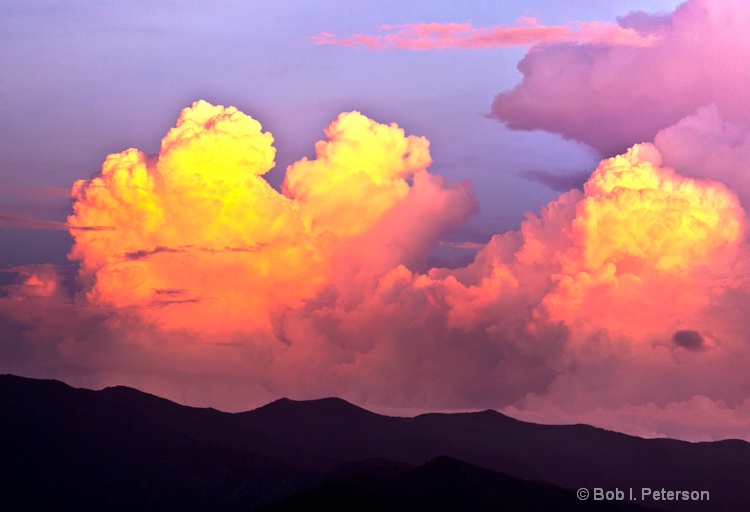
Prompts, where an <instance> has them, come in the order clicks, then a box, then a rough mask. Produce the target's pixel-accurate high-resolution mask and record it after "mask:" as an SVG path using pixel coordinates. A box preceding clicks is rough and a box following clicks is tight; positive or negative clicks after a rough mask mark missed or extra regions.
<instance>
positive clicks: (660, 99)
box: [492, 0, 750, 156]
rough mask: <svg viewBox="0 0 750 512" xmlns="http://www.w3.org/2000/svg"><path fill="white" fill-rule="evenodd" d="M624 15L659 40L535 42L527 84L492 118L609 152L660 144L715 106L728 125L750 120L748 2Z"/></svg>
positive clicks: (523, 66) (730, 0)
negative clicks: (667, 133) (662, 134)
mask: <svg viewBox="0 0 750 512" xmlns="http://www.w3.org/2000/svg"><path fill="white" fill-rule="evenodd" d="M618 22H619V24H620V26H621V27H623V28H627V29H628V30H635V31H637V32H638V33H639V34H640V35H641V36H642V37H654V36H658V38H659V40H658V42H656V43H654V44H651V45H642V46H634V45H630V46H628V45H616V44H610V43H606V42H602V43H597V44H594V43H593V42H591V43H584V44H578V45H571V44H553V45H547V46H543V47H536V48H533V49H532V50H531V51H529V52H528V54H527V55H526V57H525V58H524V59H523V60H522V61H521V62H520V64H519V65H518V68H519V70H520V71H521V72H522V73H523V75H524V76H523V80H522V82H521V83H519V84H518V85H517V86H516V87H515V88H514V89H513V90H511V91H508V92H503V93H501V94H499V95H498V96H497V97H496V98H495V100H494V102H493V104H492V116H494V117H495V118H497V119H498V120H500V121H502V122H504V123H505V124H506V125H507V126H509V127H510V128H513V129H519V130H536V129H542V130H546V131H550V132H554V133H559V134H561V135H563V136H564V137H566V138H570V139H575V140H578V141H581V142H584V143H586V144H589V145H590V146H592V147H594V148H596V149H597V150H599V151H600V152H601V153H602V154H603V155H605V156H611V155H615V154H619V153H622V152H624V151H625V150H626V149H627V148H628V147H630V146H632V145H633V144H636V143H640V142H649V141H653V140H654V136H655V135H656V133H657V132H658V131H659V130H661V129H663V128H666V127H667V126H670V125H672V124H674V123H676V122H677V121H679V120H680V119H682V118H683V117H685V116H688V115H690V114H693V113H694V112H695V111H696V110H697V109H699V108H700V107H703V106H706V105H709V104H713V105H715V106H716V108H717V109H718V112H719V113H720V115H721V117H722V118H723V119H725V120H726V121H728V122H736V121H738V120H747V119H749V118H750V100H749V99H748V96H747V94H746V93H745V91H746V90H747V88H748V86H750V83H749V80H750V78H748V75H747V73H745V71H744V66H743V65H742V63H743V62H746V61H747V60H748V58H749V57H750V44H748V39H747V37H746V33H747V28H748V26H750V11H749V10H748V9H747V8H746V4H745V3H744V2H742V1H740V0H689V1H688V2H685V3H684V4H682V5H680V6H679V7H678V8H677V9H676V10H675V11H674V12H673V13H671V14H670V15H668V16H664V15H656V16H655V15H648V14H644V13H642V12H639V13H631V14H630V15H628V16H625V17H622V18H620V19H619V20H618Z"/></svg>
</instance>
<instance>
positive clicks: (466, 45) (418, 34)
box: [312, 17, 659, 50]
mask: <svg viewBox="0 0 750 512" xmlns="http://www.w3.org/2000/svg"><path fill="white" fill-rule="evenodd" d="M379 28H380V30H381V31H382V32H383V33H381V34H369V35H365V34H355V35H353V36H351V37H346V38H338V37H337V36H335V35H334V34H331V33H329V32H323V33H320V34H318V35H316V36H314V37H312V40H313V41H314V42H315V44H319V45H331V44H332V45H338V46H364V47H366V48H368V49H371V50H385V49H394V50H446V49H451V48H460V49H482V48H506V47H510V46H532V45H539V44H554V43H582V42H588V43H592V44H597V45H599V44H606V45H618V46H619V45H624V46H638V47H640V46H650V45H652V44H654V43H655V42H656V41H658V39H659V36H658V35H656V34H645V33H642V32H639V31H638V30H636V29H634V28H631V27H628V26H625V25H624V24H620V25H618V24H615V23H600V22H590V23H578V24H576V25H574V26H568V25H557V26H549V25H540V24H539V21H537V20H536V19H535V18H529V17H526V18H521V19H519V20H518V21H517V22H516V24H515V25H513V26H502V25H501V26H495V27H485V28H475V27H472V25H471V23H470V22H468V23H406V24H403V25H382V26H380V27H379Z"/></svg>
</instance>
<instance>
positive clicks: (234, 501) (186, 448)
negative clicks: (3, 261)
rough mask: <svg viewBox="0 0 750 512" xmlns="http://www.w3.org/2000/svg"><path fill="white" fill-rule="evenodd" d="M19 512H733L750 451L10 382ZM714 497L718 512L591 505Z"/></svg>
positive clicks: (9, 442)
mask: <svg viewBox="0 0 750 512" xmlns="http://www.w3.org/2000/svg"><path fill="white" fill-rule="evenodd" d="M0 454H2V457H0V482H1V483H0V506H2V507H3V509H4V510H105V509H106V510H136V509H137V510H196V511H197V510H212V511H214V510H215V511H221V510H247V511H251V510H269V511H271V510H273V511H282V510H303V509H309V508H320V507H322V508H323V509H326V510H435V511H439V510H467V511H468V510H517V511H521V512H523V511H532V510H602V511H603V510H613V511H614V510H653V509H657V508H659V509H662V510H675V511H692V510H722V511H745V510H747V504H748V503H750V488H748V486H747V485H746V484H747V478H748V475H750V443H746V442H744V441H739V440H727V441H719V442H712V443H688V442H685V441H677V440H671V439H642V438H638V437H633V436H627V435H624V434H619V433H616V432H610V431H606V430H603V429H598V428H594V427H590V426H587V425H568V426H552V425H537V424H533V423H526V422H522V421H518V420H515V419H513V418H510V417H508V416H505V415H503V414H500V413H498V412H496V411H483V412H475V413H455V414H437V413H433V414H423V415H420V416H417V417H414V418H400V417H389V416H383V415H379V414H375V413H372V412H370V411H367V410H364V409H362V408H360V407H357V406H355V405H352V404H350V403H348V402H346V401H344V400H341V399H338V398H325V399H321V400H311V401H294V400H289V399H281V400H277V401H275V402H272V403H270V404H268V405H265V406H263V407H260V408H258V409H255V410H253V411H248V412H243V413H235V414H229V413H224V412H220V411H217V410H214V409H210V408H194V407H186V406H181V405H178V404H176V403H174V402H170V401H169V400H165V399H162V398H159V397H156V396H153V395H149V394H146V393H142V392H140V391H137V390H134V389H131V388H126V387H121V386H118V387H113V388H106V389H103V390H101V391H91V390H86V389H76V388H72V387H70V386H68V385H66V384H63V383H61V382H57V381H50V380H36V379H27V378H22V377H16V376H11V375H2V376H0ZM643 487H647V488H651V489H654V490H661V489H662V488H664V489H665V490H680V491H682V490H687V491H708V492H709V496H710V501H709V502H708V503H707V502H706V501H703V502H700V501H684V500H679V501H677V500H673V501H655V500H645V501H630V500H629V499H626V500H619V501H594V500H593V497H591V498H589V500H586V501H580V500H578V498H577V497H576V495H575V490H576V489H578V488H586V489H589V490H591V491H592V492H593V489H594V488H603V489H606V490H614V489H619V490H629V489H631V488H632V489H633V490H634V495H635V496H636V497H637V498H639V497H640V492H641V488H643Z"/></svg>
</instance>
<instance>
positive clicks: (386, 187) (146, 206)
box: [68, 102, 475, 332]
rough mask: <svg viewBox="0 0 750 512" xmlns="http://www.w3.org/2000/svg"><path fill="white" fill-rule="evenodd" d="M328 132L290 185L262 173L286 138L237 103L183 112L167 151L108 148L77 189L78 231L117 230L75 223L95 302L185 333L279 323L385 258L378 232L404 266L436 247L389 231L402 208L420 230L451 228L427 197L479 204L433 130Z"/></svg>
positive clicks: (348, 124) (458, 208) (357, 119)
mask: <svg viewBox="0 0 750 512" xmlns="http://www.w3.org/2000/svg"><path fill="white" fill-rule="evenodd" d="M326 136H327V138H328V140H327V141H321V142H319V143H318V144H317V145H316V152H317V157H316V159H315V160H311V161H310V160H307V159H303V160H302V161H300V162H297V163H295V164H293V165H292V166H290V167H289V169H288V173H287V178H286V180H285V182H284V185H283V190H284V193H279V192H277V191H276V190H274V189H273V188H272V187H271V186H270V185H269V184H268V183H267V182H266V181H265V180H264V179H263V178H262V177H261V176H262V175H263V174H264V173H265V172H267V171H268V170H269V169H270V168H271V167H272V166H273V165H274V156H275V149H274V148H273V146H272V142H273V138H272V137H271V135H270V134H268V133H264V132H262V129H261V127H260V124H258V123H257V122H256V121H255V120H253V119H252V118H250V117H248V116H246V115H245V114H243V113H241V112H239V111H238V110H237V109H235V108H233V107H229V108H224V107H221V106H213V105H210V104H208V103H206V102H197V103H194V104H193V105H192V107H190V108H187V109H185V110H183V112H182V114H181V115H180V118H179V119H178V121H177V124H176V126H175V127H174V128H172V129H171V130H170V131H169V133H168V134H167V136H166V137H165V138H164V139H163V141H162V146H161V151H160V153H159V155H158V157H156V158H148V157H146V156H145V155H144V154H142V153H141V152H139V151H137V150H135V149H129V150H127V151H124V152H122V153H119V154H115V155H110V156H108V157H107V159H106V161H105V162H104V165H103V166H102V170H101V172H100V173H98V174H97V175H95V176H93V177H91V178H89V179H87V180H80V181H78V182H76V184H75V185H74V186H73V190H72V196H73V200H74V205H73V208H74V212H75V213H74V215H72V216H71V217H70V218H69V219H68V222H69V224H70V225H71V226H72V227H73V228H77V227H82V226H90V225H101V226H109V227H111V228H112V230H110V231H97V232H91V231H87V232H81V231H79V230H73V231H71V232H72V233H73V236H74V237H75V245H74V247H73V249H72V251H71V254H70V256H71V258H73V259H76V260H78V261H80V262H81V276H80V277H81V279H82V281H83V282H84V283H85V285H86V290H87V291H86V296H87V299H88V301H89V302H91V303H99V304H108V305H111V306H116V307H129V308H135V309H136V310H137V311H138V312H139V314H142V315H143V316H145V317H146V318H149V319H150V320H151V321H153V322H156V323H157V324H159V325H163V326H165V327H169V328H173V329H176V328H187V329H193V330H199V331H201V332H234V331H253V330H260V331H270V330H271V329H272V317H273V315H274V314H275V313H277V312H279V311H283V310H285V309H287V308H297V307H301V306H302V304H303V301H305V300H307V299H311V298H313V296H314V295H315V294H316V293H318V292H319V291H320V290H321V289H322V288H324V287H325V286H326V285H327V283H329V282H330V281H331V280H332V279H333V275H334V274H336V273H345V272H346V268H347V267H351V266H354V267H357V268H361V267H362V263H361V260H368V259H370V260H372V259H374V258H373V255H376V257H377V258H379V259H382V258H381V256H382V254H381V253H380V250H379V246H378V243H377V241H376V242H375V243H373V239H377V238H383V240H382V241H381V243H382V244H385V245H386V246H388V247H391V248H394V247H395V248H399V247H400V248H401V250H396V253H395V254H394V255H393V258H394V259H395V261H394V262H393V263H396V262H400V261H401V260H402V259H404V258H407V259H408V258H409V257H410V256H418V253H419V252H420V251H421V252H426V250H427V248H428V247H429V241H427V242H426V244H424V245H426V246H427V247H421V246H420V247H411V248H410V247H409V244H408V243H406V240H401V241H398V240H397V241H394V240H393V239H392V238H391V239H387V238H388V237H384V235H383V234H382V231H383V229H382V228H378V225H379V223H383V222H388V223H392V222H393V221H391V220H388V219H389V217H388V216H387V215H386V214H387V212H389V211H391V210H394V209H397V210H401V215H400V216H401V222H402V223H404V222H405V224H403V225H404V226H405V229H406V230H407V231H409V232H411V233H412V235H411V236H410V237H406V238H409V239H410V240H413V239H419V238H420V235H419V232H420V231H422V232H425V233H427V238H428V239H429V238H431V237H435V236H437V235H438V234H439V232H440V231H441V230H442V229H443V227H440V226H438V227H437V228H435V227H434V226H435V221H434V220H433V218H434V216H433V215H432V213H434V212H432V211H430V209H427V210H425V211H422V210H420V208H422V207H421V206H420V204H421V203H420V201H421V199H420V198H421V197H422V195H424V194H428V195H429V196H430V197H431V198H432V199H433V200H438V201H445V202H446V206H450V207H452V209H451V210H450V211H451V213H450V215H448V217H452V218H453V217H455V218H457V219H458V223H460V222H462V221H463V219H465V217H466V216H467V215H468V214H469V213H470V212H471V211H472V210H473V208H474V207H475V206H474V199H473V196H472V195H471V192H470V190H469V189H467V188H466V187H463V188H457V189H445V188H444V187H443V184H442V182H439V181H436V178H434V177H429V175H427V173H426V170H425V169H426V168H427V166H429V165H430V163H431V159H430V155H429V149H428V143H427V141H426V140H425V139H424V138H420V137H414V136H406V135H405V134H404V132H403V130H401V129H400V128H398V127H397V126H396V125H390V126H386V125H381V124H378V123H376V122H374V121H372V120H370V119H367V118H366V117H364V116H362V115H361V114H359V113H356V112H351V113H347V114H342V115H341V116H339V118H338V119H337V120H336V121H334V122H333V123H332V124H331V125H330V126H329V127H328V128H327V129H326ZM412 180H413V184H411V185H410V183H409V181H412ZM441 197H443V199H441ZM438 204H439V203H438ZM423 216H430V218H426V219H424V220H425V221H424V222H422V219H421V217H423ZM438 217H439V215H438ZM441 222H442V221H438V224H441ZM456 223H457V222H456V221H453V220H450V219H446V220H445V222H442V224H446V225H451V224H456ZM386 231H389V232H390V230H386ZM377 233H380V234H377ZM410 243H411V242H410ZM384 261H390V260H388V259H386V260H384ZM334 262H335V263H334ZM371 267H372V266H365V268H366V269H369V268H371Z"/></svg>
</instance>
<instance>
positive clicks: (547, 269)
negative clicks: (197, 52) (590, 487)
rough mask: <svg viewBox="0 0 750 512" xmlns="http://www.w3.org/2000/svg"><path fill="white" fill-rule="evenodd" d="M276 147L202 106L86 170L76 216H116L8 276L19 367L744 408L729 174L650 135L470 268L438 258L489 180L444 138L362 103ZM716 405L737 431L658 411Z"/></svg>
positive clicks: (12, 364) (77, 220) (560, 408)
mask: <svg viewBox="0 0 750 512" xmlns="http://www.w3.org/2000/svg"><path fill="white" fill-rule="evenodd" d="M691 127H692V124H691V123H687V124H686V126H685V127H684V128H686V129H687V130H686V131H682V130H681V131H678V132H675V133H672V134H667V135H670V136H671V138H665V139H664V140H665V141H667V142H669V145H668V146H667V145H665V146H664V147H669V148H671V149H674V147H675V145H676V144H679V143H680V141H682V140H683V139H687V140H692V139H693V138H695V136H694V133H693V130H692V128H691ZM688 128H690V129H688ZM738 136H742V137H744V132H743V131H741V133H740V132H738ZM665 137H666V135H665ZM719 139H720V140H721V141H725V139H726V138H725V137H719ZM272 144H273V139H272V137H271V135H270V134H268V133H265V132H263V130H262V128H261V127H260V125H259V124H258V123H257V122H256V121H254V120H253V119H251V118H250V117H248V116H247V115H245V114H243V113H241V112H239V111H237V110H236V109H234V108H231V107H229V108H225V107H220V106H213V105H209V104H208V103H205V102H197V103H195V104H193V105H192V106H191V107H189V108H187V109H185V110H184V111H183V112H182V114H181V115H180V118H179V119H178V122H177V124H176V126H175V128H173V129H172V130H170V131H169V133H168V134H167V136H166V137H165V138H164V141H163V143H162V147H161V150H160V152H159V154H158V155H155V156H146V155H144V154H143V153H141V152H139V151H137V150H135V149H129V150H126V151H123V152H122V153H119V154H115V155H110V156H109V157H107V159H106V160H105V162H104V164H103V166H102V169H101V171H100V172H98V173H97V174H95V175H93V176H92V177H90V178H89V179H86V180H80V181H78V182H77V183H76V184H75V185H74V187H73V190H72V195H73V199H74V214H73V215H71V216H70V218H69V219H68V224H69V225H70V226H71V227H84V226H100V227H107V228H108V229H102V230H80V229H79V230H74V229H72V230H71V233H72V235H73V236H74V238H75V245H74V247H73V249H72V251H71V258H73V259H74V260H76V261H78V262H79V264H80V268H79V270H78V274H77V276H73V269H70V274H65V273H64V272H62V271H60V269H56V268H54V267H52V266H36V267H26V268H18V269H10V270H6V271H4V272H0V306H2V307H0V330H1V331H2V332H3V333H4V334H5V338H6V339H9V340H12V342H6V343H5V344H0V355H2V357H0V361H3V363H2V368H3V369H4V371H14V372H20V373H26V374H33V375H36V376H46V377H66V378H67V380H72V381H73V382H74V383H76V384H79V385H89V386H102V385H112V384H122V383H125V384H129V385H134V386H138V387H141V388H143V389H146V390H149V391H152V392H158V393H161V394H164V395H166V396H168V397H170V398H172V399H176V400H179V401H182V402H186V403H191V404H197V405H212V406H215V407H222V408H226V409H230V410H241V409H247V408H250V407H253V406H257V405H261V404H262V403H263V402H266V401H269V400H272V399H274V398H277V397H279V396H291V397H295V398H315V397H320V396H326V395H340V396H343V397H344V398H347V399H349V400H353V401H355V402H357V403H360V404H363V405H366V406H368V407H372V408H375V409H380V410H387V411H389V412H390V413H394V412H397V411H398V410H399V408H404V409H406V410H415V409H421V410H424V409H432V410H434V409H451V408H472V407H477V408H486V407H496V408H497V407H503V406H509V405H511V404H513V407H514V409H511V410H514V411H518V412H519V414H525V415H527V416H528V417H535V416H534V415H536V414H538V415H540V418H541V417H543V416H544V415H547V417H550V418H555V417H559V418H573V417H580V418H591V419H592V421H596V422H598V424H605V425H607V426H612V427H614V426H616V425H614V424H610V423H606V422H605V421H604V420H602V419H601V418H600V414H599V412H598V410H599V409H597V408H603V410H604V411H613V412H614V413H617V414H621V415H622V416H618V417H620V418H621V420H619V423H618V424H621V425H623V428H628V429H630V431H632V432H637V433H642V432H645V433H648V434H649V435H652V434H653V435H659V434H660V433H664V432H666V433H669V434H671V435H680V433H682V435H685V436H691V438H693V437H694V438H701V436H702V435H704V433H705V432H708V431H711V434H710V435H711V436H714V437H721V436H725V435H729V434H732V433H734V432H736V431H737V425H739V424H741V422H742V421H744V420H743V418H745V417H746V414H747V405H746V402H745V400H747V396H746V391H745V390H746V389H747V386H748V385H749V384H750V380H748V377H746V375H747V372H746V371H745V368H746V366H747V362H748V359H750V352H748V348H747V343H746V340H747V339H748V336H750V324H748V322H747V320H746V318H747V315H746V305H747V302H748V300H749V299H750V257H749V253H748V250H747V249H748V247H747V243H746V240H745V238H744V233H745V232H746V228H745V213H744V210H743V209H742V208H741V206H740V202H739V200H738V198H737V197H736V196H735V195H734V193H733V192H731V191H730V190H729V189H727V187H725V186H724V185H722V184H720V183H718V182H714V181H710V180H702V179H697V178H688V177H685V176H682V175H680V174H679V173H678V172H677V171H675V170H673V169H672V168H670V167H668V166H667V165H665V164H664V163H663V162H662V157H661V154H660V152H659V151H658V150H657V146H654V145H650V144H641V145H636V146H634V147H632V148H631V149H630V150H628V151H627V152H625V153H623V154H622V155H619V156H617V157H614V158H610V159H606V160H603V161H602V162H601V163H600V164H599V165H598V167H597V168H596V169H595V170H594V172H593V174H592V175H591V177H590V178H589V179H588V180H587V182H586V183H585V185H584V186H583V190H577V189H576V190H572V191H570V192H567V193H565V194H563V195H562V196H560V197H559V198H558V199H556V200H554V201H552V202H550V203H549V204H548V205H547V206H545V207H544V208H542V210H541V212H540V213H539V214H538V215H531V214H529V215H528V218H527V220H526V221H525V222H523V223H522V225H521V228H520V229H519V230H518V231H511V232H508V233H504V234H498V235H495V236H494V237H493V238H492V239H491V240H490V241H489V243H488V244H486V245H485V246H484V247H482V248H481V249H480V250H479V252H478V253H477V255H476V258H475V259H474V261H473V262H471V263H470V264H469V265H467V266H466V267H462V268H455V269H447V268H432V269H429V270H426V271H423V272H422V271H419V270H418V269H421V268H424V262H425V257H426V255H427V252H428V251H429V250H430V248H431V247H433V246H434V245H435V243H436V240H438V239H439V237H440V235H441V233H444V232H446V231H447V230H450V229H453V228H456V227H458V226H460V225H461V224H462V223H464V222H465V221H466V219H467V218H468V216H469V215H470V214H471V213H472V212H473V211H474V210H475V209H476V201H475V200H474V197H473V194H472V190H471V187H470V186H469V185H468V184H449V183H446V182H445V180H444V179H442V178H441V177H439V176H436V175H433V174H430V173H429V172H428V166H429V165H430V163H431V158H430V153H429V143H428V141H427V140H426V139H424V138H423V137H418V136H413V135H407V134H405V133H404V131H403V130H402V129H400V128H399V127H398V126H396V125H395V124H390V125H387V124H381V123H377V122H375V121H373V120H371V119H368V118H367V117H365V116H363V115H361V114H359V113H356V112H350V113H345V114H342V115H340V116H339V117H338V118H337V119H336V120H334V121H333V122H332V123H331V124H330V125H329V126H328V127H327V128H326V129H325V138H324V140H322V141H320V142H318V143H317V144H316V147H315V157H314V158H312V159H302V160H300V161H298V162H296V163H294V164H292V165H290V166H289V168H288V169H287V174H286V178H285V180H284V182H283V185H282V187H281V191H277V190H275V189H273V188H272V187H270V185H268V183H267V182H266V181H265V179H264V178H263V174H264V173H265V172H266V171H267V170H268V169H270V168H271V166H272V165H273V161H274V157H275V151H274V149H273V145H272ZM735 149H738V150H739V149H740V148H735ZM673 153H674V152H673ZM722 154H723V152H722ZM741 154H742V152H740V153H738V154H734V153H732V158H734V157H739V156H740V155H741ZM704 156H705V157H706V158H709V156H710V155H709V153H706V154H705V155H704ZM725 156H727V155H725ZM719 161H722V162H723V161H725V159H723V158H722V159H720V160H717V162H719ZM74 278H77V281H75V282H74ZM76 292H78V294H77V295H75V293H76ZM74 295H75V296H74ZM728 375H729V376H731V378H727V376H728ZM71 376H73V377H75V378H72V377H71ZM696 397H697V398H696ZM704 398H705V399H704ZM705 404H708V405H711V404H713V408H714V409H715V410H714V412H715V417H716V418H717V419H718V420H720V421H722V426H721V427H718V426H717V427H710V426H707V425H704V424H702V423H701V422H699V421H698V422H693V425H692V426H691V427H690V428H687V427H686V428H685V429H683V430H680V429H679V426H678V425H677V423H674V424H670V425H669V428H668V429H666V430H664V429H661V428H660V427H659V423H658V422H659V418H660V417H662V418H667V419H669V418H676V420H675V421H678V420H679V421H682V419H683V418H686V417H690V416H691V412H690V411H691V410H692V408H693V407H694V406H695V407H700V406H702V405H705ZM743 404H744V405H743ZM631 413H633V414H635V415H637V416H638V418H651V423H650V424H648V425H647V426H646V423H647V420H646V419H643V420H641V419H639V425H640V427H638V428H642V430H638V428H636V427H634V426H633V424H632V423H628V422H627V421H626V419H627V418H626V416H627V415H628V414H631ZM603 414H604V413H602V415H603ZM576 415H577V416H576ZM660 415H661V416H660ZM670 421H671V420H670ZM665 428H666V427H665ZM706 435H708V434H706Z"/></svg>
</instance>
